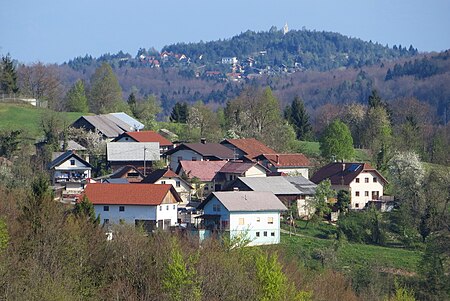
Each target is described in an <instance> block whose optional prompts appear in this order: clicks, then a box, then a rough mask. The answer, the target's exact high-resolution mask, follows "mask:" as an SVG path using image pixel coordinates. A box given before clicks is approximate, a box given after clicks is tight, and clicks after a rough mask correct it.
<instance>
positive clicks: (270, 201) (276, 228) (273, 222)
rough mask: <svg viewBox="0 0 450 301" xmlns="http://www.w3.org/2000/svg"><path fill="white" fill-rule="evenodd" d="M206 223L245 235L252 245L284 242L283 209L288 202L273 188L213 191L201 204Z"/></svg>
mask: <svg viewBox="0 0 450 301" xmlns="http://www.w3.org/2000/svg"><path fill="white" fill-rule="evenodd" d="M198 209H201V210H203V213H204V214H203V215H202V216H200V218H202V220H203V222H202V223H203V226H204V227H205V228H206V229H209V230H216V231H224V232H225V233H229V236H230V238H233V237H241V238H243V239H247V240H248V241H249V244H248V245H249V246H255V245H268V244H278V243H279V242H280V213H281V212H282V211H285V210H287V208H286V206H284V205H283V203H281V202H280V200H278V198H277V197H276V196H274V195H273V193H271V192H254V191H222V192H213V193H212V194H210V195H209V197H208V198H207V199H206V200H205V201H204V202H203V203H201V204H200V206H199V207H198Z"/></svg>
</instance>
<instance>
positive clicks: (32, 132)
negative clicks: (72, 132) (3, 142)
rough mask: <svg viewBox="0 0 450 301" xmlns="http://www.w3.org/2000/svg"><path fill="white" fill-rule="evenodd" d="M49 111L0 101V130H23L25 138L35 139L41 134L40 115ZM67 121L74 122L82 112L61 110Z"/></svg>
mask: <svg viewBox="0 0 450 301" xmlns="http://www.w3.org/2000/svg"><path fill="white" fill-rule="evenodd" d="M48 112H51V111H50V110H48V109H43V108H36V107H33V106H31V105H27V104H9V103H0V130H19V129H20V130H23V131H24V136H25V137H26V138H30V139H35V138H38V137H40V136H41V135H42V130H41V127H40V121H41V118H42V115H43V114H45V113H48ZM58 114H61V116H62V118H64V119H65V120H66V121H67V122H68V123H72V122H74V121H75V120H76V119H77V118H78V117H80V116H82V115H83V113H77V112H62V113H58Z"/></svg>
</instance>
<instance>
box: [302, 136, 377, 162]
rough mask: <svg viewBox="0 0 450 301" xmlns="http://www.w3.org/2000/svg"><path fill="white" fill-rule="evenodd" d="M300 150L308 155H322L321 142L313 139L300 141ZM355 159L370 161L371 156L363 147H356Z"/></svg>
mask: <svg viewBox="0 0 450 301" xmlns="http://www.w3.org/2000/svg"><path fill="white" fill-rule="evenodd" d="M299 151H300V152H302V153H304V154H305V155H307V156H310V157H315V158H318V157H320V145H319V142H311V141H300V142H299ZM355 160H356V161H358V162H361V161H364V162H367V161H370V158H369V156H368V154H367V152H365V151H364V150H362V149H355Z"/></svg>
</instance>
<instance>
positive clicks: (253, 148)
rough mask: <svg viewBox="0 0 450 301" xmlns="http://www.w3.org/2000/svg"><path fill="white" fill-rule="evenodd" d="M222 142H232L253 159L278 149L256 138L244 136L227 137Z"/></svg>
mask: <svg viewBox="0 0 450 301" xmlns="http://www.w3.org/2000/svg"><path fill="white" fill-rule="evenodd" d="M220 143H221V144H227V143H228V144H231V145H233V146H234V147H236V148H238V149H240V150H241V151H243V152H244V153H245V154H246V157H247V158H249V159H253V158H254V157H256V156H258V155H260V154H274V153H276V151H274V150H273V149H271V148H270V147H268V146H267V145H265V144H264V143H262V142H261V141H258V140H256V139H255V138H243V139H225V140H224V141H222V142H220Z"/></svg>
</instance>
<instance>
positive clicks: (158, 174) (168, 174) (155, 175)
mask: <svg viewBox="0 0 450 301" xmlns="http://www.w3.org/2000/svg"><path fill="white" fill-rule="evenodd" d="M163 177H164V178H181V177H180V176H179V175H177V174H176V173H174V172H173V171H172V170H170V169H167V168H162V169H157V170H155V171H153V172H152V173H151V174H149V175H148V176H147V177H145V179H143V180H142V182H141V183H155V182H156V181H158V180H159V179H161V178H163Z"/></svg>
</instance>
